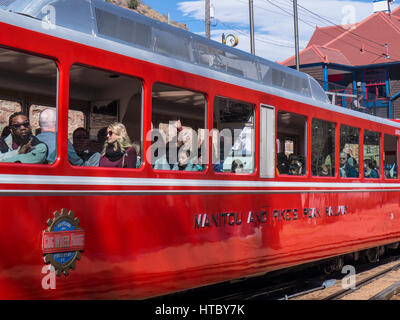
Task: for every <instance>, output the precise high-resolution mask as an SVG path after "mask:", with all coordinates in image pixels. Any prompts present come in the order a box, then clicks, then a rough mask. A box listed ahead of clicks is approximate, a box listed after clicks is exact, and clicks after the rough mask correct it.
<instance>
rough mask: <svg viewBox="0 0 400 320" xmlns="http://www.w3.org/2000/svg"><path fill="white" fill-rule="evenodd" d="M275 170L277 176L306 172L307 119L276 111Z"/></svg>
mask: <svg viewBox="0 0 400 320" xmlns="http://www.w3.org/2000/svg"><path fill="white" fill-rule="evenodd" d="M276 122H277V129H276V133H277V139H276V150H277V151H276V169H277V172H278V174H289V175H304V174H305V172H306V149H307V148H306V145H307V117H305V116H302V115H299V114H295V113H291V112H286V111H278V114H277V120H276Z"/></svg>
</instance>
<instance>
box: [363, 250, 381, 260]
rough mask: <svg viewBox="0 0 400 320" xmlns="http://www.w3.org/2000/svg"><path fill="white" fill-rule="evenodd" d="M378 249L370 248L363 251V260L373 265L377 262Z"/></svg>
mask: <svg viewBox="0 0 400 320" xmlns="http://www.w3.org/2000/svg"><path fill="white" fill-rule="evenodd" d="M379 252H380V249H379V247H375V248H370V249H367V250H366V251H365V255H364V257H365V259H366V261H367V262H369V263H375V262H378V261H379Z"/></svg>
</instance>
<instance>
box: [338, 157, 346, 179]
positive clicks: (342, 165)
mask: <svg viewBox="0 0 400 320" xmlns="http://www.w3.org/2000/svg"><path fill="white" fill-rule="evenodd" d="M339 159H340V160H339V163H340V168H339V171H340V176H341V177H342V178H346V177H347V168H346V164H347V155H346V153H344V152H341V153H340V158H339Z"/></svg>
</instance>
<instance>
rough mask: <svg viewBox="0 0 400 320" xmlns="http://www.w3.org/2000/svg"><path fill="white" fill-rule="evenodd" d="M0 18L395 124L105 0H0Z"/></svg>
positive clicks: (292, 74)
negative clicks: (339, 103)
mask: <svg viewBox="0 0 400 320" xmlns="http://www.w3.org/2000/svg"><path fill="white" fill-rule="evenodd" d="M0 9H2V10H0V21H2V22H5V23H8V24H12V25H16V26H19V27H22V28H26V29H30V30H33V31H37V32H41V33H45V34H49V35H53V36H55V37H59V38H63V39H67V40H70V41H74V42H78V43H82V44H86V45H88V46H92V47H96V48H100V49H103V50H107V51H112V52H115V53H119V54H123V55H126V56H130V57H134V58H137V59H140V60H144V61H149V62H152V63H156V64H160V65H163V66H167V67H170V68H174V69H178V70H182V71H185V72H189V73H194V74H198V75H201V76H204V77H207V78H212V79H217V80H220V81H224V82H228V83H232V84H236V85H239V86H244V87H249V88H252V89H254V90H258V91H262V92H266V93H270V94H273V95H277V96H282V97H284V98H287V99H291V100H296V101H299V102H303V103H306V104H311V105H314V106H317V107H322V108H325V109H330V110H334V111H336V112H340V113H345V114H351V115H354V116H357V117H359V118H366V119H368V120H372V121H375V122H380V123H385V124H389V125H392V126H396V127H397V126H398V127H400V124H397V123H396V122H392V121H390V120H387V119H382V118H377V117H374V116H370V115H366V114H362V113H359V112H356V111H352V110H348V109H345V108H342V107H337V106H334V105H332V104H330V103H329V99H328V97H327V95H326V93H325V92H324V90H323V89H322V88H321V86H320V85H319V84H318V82H317V81H316V80H315V79H314V78H312V77H311V76H309V75H308V74H305V73H302V72H298V71H296V70H293V69H291V68H288V67H285V66H282V65H280V64H277V63H274V62H271V61H269V60H266V59H263V58H260V57H257V56H254V55H251V54H248V53H246V52H243V51H241V50H238V49H235V48H231V47H228V46H226V45H223V44H220V43H218V42H216V41H213V40H209V39H206V38H204V37H201V36H199V35H196V34H194V33H191V32H189V31H186V30H183V29H180V28H177V27H174V26H171V25H168V24H166V23H162V22H159V21H157V20H154V19H151V18H148V17H146V16H144V15H141V14H138V13H136V12H134V11H131V10H127V9H124V8H121V7H118V6H115V5H112V4H109V3H107V2H106V1H104V0H68V1H65V0H2V1H0Z"/></svg>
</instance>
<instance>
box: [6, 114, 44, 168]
mask: <svg viewBox="0 0 400 320" xmlns="http://www.w3.org/2000/svg"><path fill="white" fill-rule="evenodd" d="M8 122H9V127H10V130H11V133H10V134H9V135H8V136H7V137H2V138H0V162H19V163H46V156H47V146H46V144H44V143H43V142H41V141H40V140H39V139H38V138H37V137H35V136H33V135H32V129H31V126H30V123H29V120H28V118H27V117H26V116H25V114H24V113H23V112H16V113H13V114H12V115H11V116H10V117H9V120H8Z"/></svg>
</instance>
